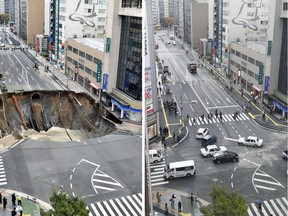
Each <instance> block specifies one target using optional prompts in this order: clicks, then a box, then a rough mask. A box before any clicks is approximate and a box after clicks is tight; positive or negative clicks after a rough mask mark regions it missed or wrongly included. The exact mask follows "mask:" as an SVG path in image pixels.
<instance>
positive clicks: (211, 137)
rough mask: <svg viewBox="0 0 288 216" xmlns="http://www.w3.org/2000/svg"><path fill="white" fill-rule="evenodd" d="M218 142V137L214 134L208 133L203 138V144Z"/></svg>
mask: <svg viewBox="0 0 288 216" xmlns="http://www.w3.org/2000/svg"><path fill="white" fill-rule="evenodd" d="M215 142H217V137H216V136H214V135H209V134H208V135H206V136H204V137H203V139H202V146H207V145H213V144H214V143H215Z"/></svg>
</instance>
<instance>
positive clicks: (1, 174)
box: [0, 156, 7, 185]
mask: <svg viewBox="0 0 288 216" xmlns="http://www.w3.org/2000/svg"><path fill="white" fill-rule="evenodd" d="M0 185H7V179H6V174H5V168H4V164H3V158H2V157H1V156H0Z"/></svg>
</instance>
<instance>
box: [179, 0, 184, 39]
mask: <svg viewBox="0 0 288 216" xmlns="http://www.w3.org/2000/svg"><path fill="white" fill-rule="evenodd" d="M177 31H178V32H177V37H178V38H179V39H181V40H183V38H184V0H179V25H178V28H177Z"/></svg>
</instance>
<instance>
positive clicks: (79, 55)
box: [65, 38, 104, 100]
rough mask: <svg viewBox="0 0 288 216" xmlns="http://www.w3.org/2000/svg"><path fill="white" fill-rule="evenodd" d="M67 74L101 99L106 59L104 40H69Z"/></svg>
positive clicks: (66, 61)
mask: <svg viewBox="0 0 288 216" xmlns="http://www.w3.org/2000/svg"><path fill="white" fill-rule="evenodd" d="M65 46H66V49H67V52H66V58H65V69H66V74H67V75H68V77H69V78H70V79H71V80H74V81H76V82H78V84H79V85H81V86H82V87H83V88H85V89H86V90H87V91H89V92H90V93H91V94H93V95H94V96H96V97H97V98H98V100H99V99H100V98H99V96H100V91H101V80H102V79H101V77H102V65H103V57H104V39H103V38H69V39H67V40H66V43H65ZM68 85H69V83H68Z"/></svg>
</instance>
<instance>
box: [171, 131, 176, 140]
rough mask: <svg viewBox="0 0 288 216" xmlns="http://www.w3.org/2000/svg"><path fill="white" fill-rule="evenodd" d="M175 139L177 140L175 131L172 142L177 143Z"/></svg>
mask: <svg viewBox="0 0 288 216" xmlns="http://www.w3.org/2000/svg"><path fill="white" fill-rule="evenodd" d="M175 138H176V134H175V131H174V132H173V135H172V139H173V140H172V142H175Z"/></svg>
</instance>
